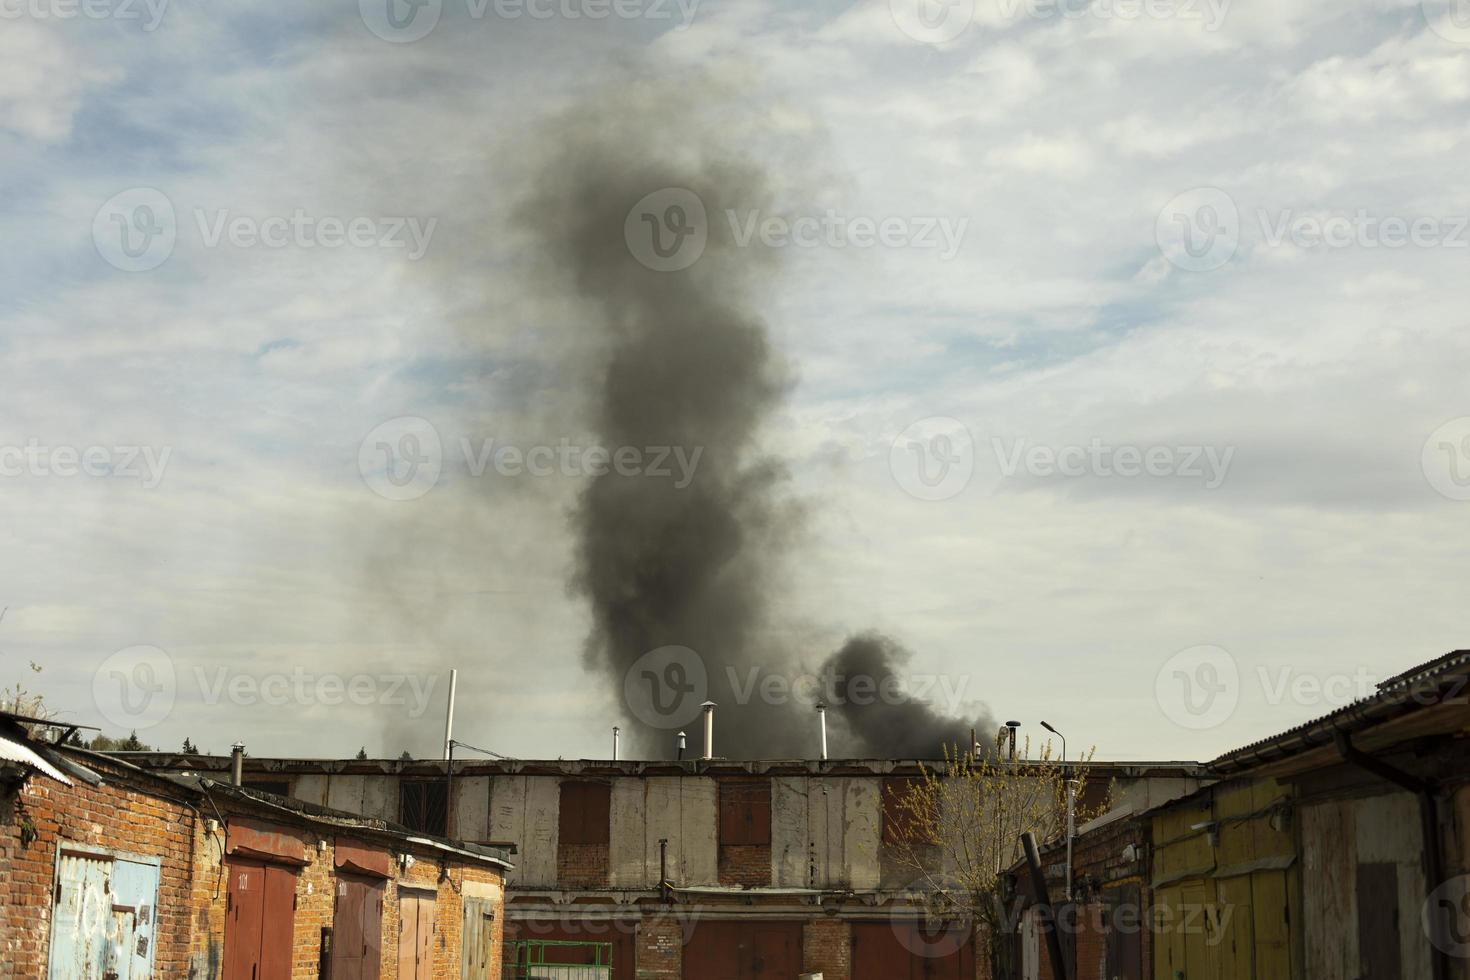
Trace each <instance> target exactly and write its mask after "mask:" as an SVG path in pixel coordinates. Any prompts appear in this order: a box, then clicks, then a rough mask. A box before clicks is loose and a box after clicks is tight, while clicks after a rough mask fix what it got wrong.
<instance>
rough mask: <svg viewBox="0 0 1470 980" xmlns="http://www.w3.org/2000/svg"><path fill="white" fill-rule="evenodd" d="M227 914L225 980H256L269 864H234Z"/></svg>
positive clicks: (252, 862) (232, 862)
mask: <svg viewBox="0 0 1470 980" xmlns="http://www.w3.org/2000/svg"><path fill="white" fill-rule="evenodd" d="M227 868H228V873H229V891H228V895H227V898H226V902H227V905H226V909H227V911H226V913H225V970H224V980H255V977H256V974H257V973H258V972H259V971H260V927H261V921H262V919H263V917H264V913H265V865H264V864H257V863H256V862H254V861H231V862H230V863H229V864H228V865H227Z"/></svg>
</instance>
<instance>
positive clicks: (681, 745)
mask: <svg viewBox="0 0 1470 980" xmlns="http://www.w3.org/2000/svg"><path fill="white" fill-rule="evenodd" d="M676 744H677V745H678V749H679V761H680V762H683V761H684V750H685V749H687V748H688V747H689V736H688V735H686V734H684V733H683V732H680V733H679V738H678V741H677V743H676Z"/></svg>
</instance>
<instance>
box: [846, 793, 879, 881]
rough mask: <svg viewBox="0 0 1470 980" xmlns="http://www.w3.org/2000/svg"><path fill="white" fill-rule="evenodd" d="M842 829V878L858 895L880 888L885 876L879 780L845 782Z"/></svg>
mask: <svg viewBox="0 0 1470 980" xmlns="http://www.w3.org/2000/svg"><path fill="white" fill-rule="evenodd" d="M845 782H846V783H847V785H846V787H844V801H843V808H844V812H843V829H842V865H843V875H844V877H845V878H846V879H847V881H848V883H849V885H850V887H852V888H853V889H855V890H858V891H864V890H872V889H876V888H877V887H878V884H879V882H880V880H881V878H882V874H881V871H880V867H879V861H878V846H879V836H880V835H881V834H882V832H883V821H882V819H881V816H882V815H881V806H882V803H881V800H882V798H883V797H882V784H881V783H880V781H879V780H878V779H876V778H867V777H864V778H855V779H848V780H845Z"/></svg>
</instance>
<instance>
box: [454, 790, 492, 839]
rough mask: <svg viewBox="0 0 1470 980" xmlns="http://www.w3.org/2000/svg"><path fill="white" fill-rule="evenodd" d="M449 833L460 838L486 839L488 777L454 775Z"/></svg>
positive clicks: (488, 821)
mask: <svg viewBox="0 0 1470 980" xmlns="http://www.w3.org/2000/svg"><path fill="white" fill-rule="evenodd" d="M453 786H454V804H453V806H452V808H451V811H450V812H451V813H452V815H453V820H452V823H451V825H450V828H449V831H450V835H451V836H453V837H458V838H459V839H461V840H470V841H486V840H491V839H492V838H491V836H490V777H489V776H461V777H456V778H455V780H454V783H453Z"/></svg>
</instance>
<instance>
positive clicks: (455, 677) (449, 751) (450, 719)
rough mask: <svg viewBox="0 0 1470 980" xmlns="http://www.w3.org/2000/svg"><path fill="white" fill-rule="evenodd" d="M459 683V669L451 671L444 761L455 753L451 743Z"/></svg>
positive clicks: (445, 718) (445, 715)
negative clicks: (456, 690) (455, 690)
mask: <svg viewBox="0 0 1470 980" xmlns="http://www.w3.org/2000/svg"><path fill="white" fill-rule="evenodd" d="M458 684H459V671H457V670H453V669H451V670H450V671H449V703H448V705H447V706H446V707H445V709H444V761H445V762H448V761H449V760H450V758H451V757H452V756H453V755H454V748H453V747H452V746H451V745H450V744H449V743H451V742H453V741H454V689H455V687H456V686H457V685H458Z"/></svg>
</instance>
